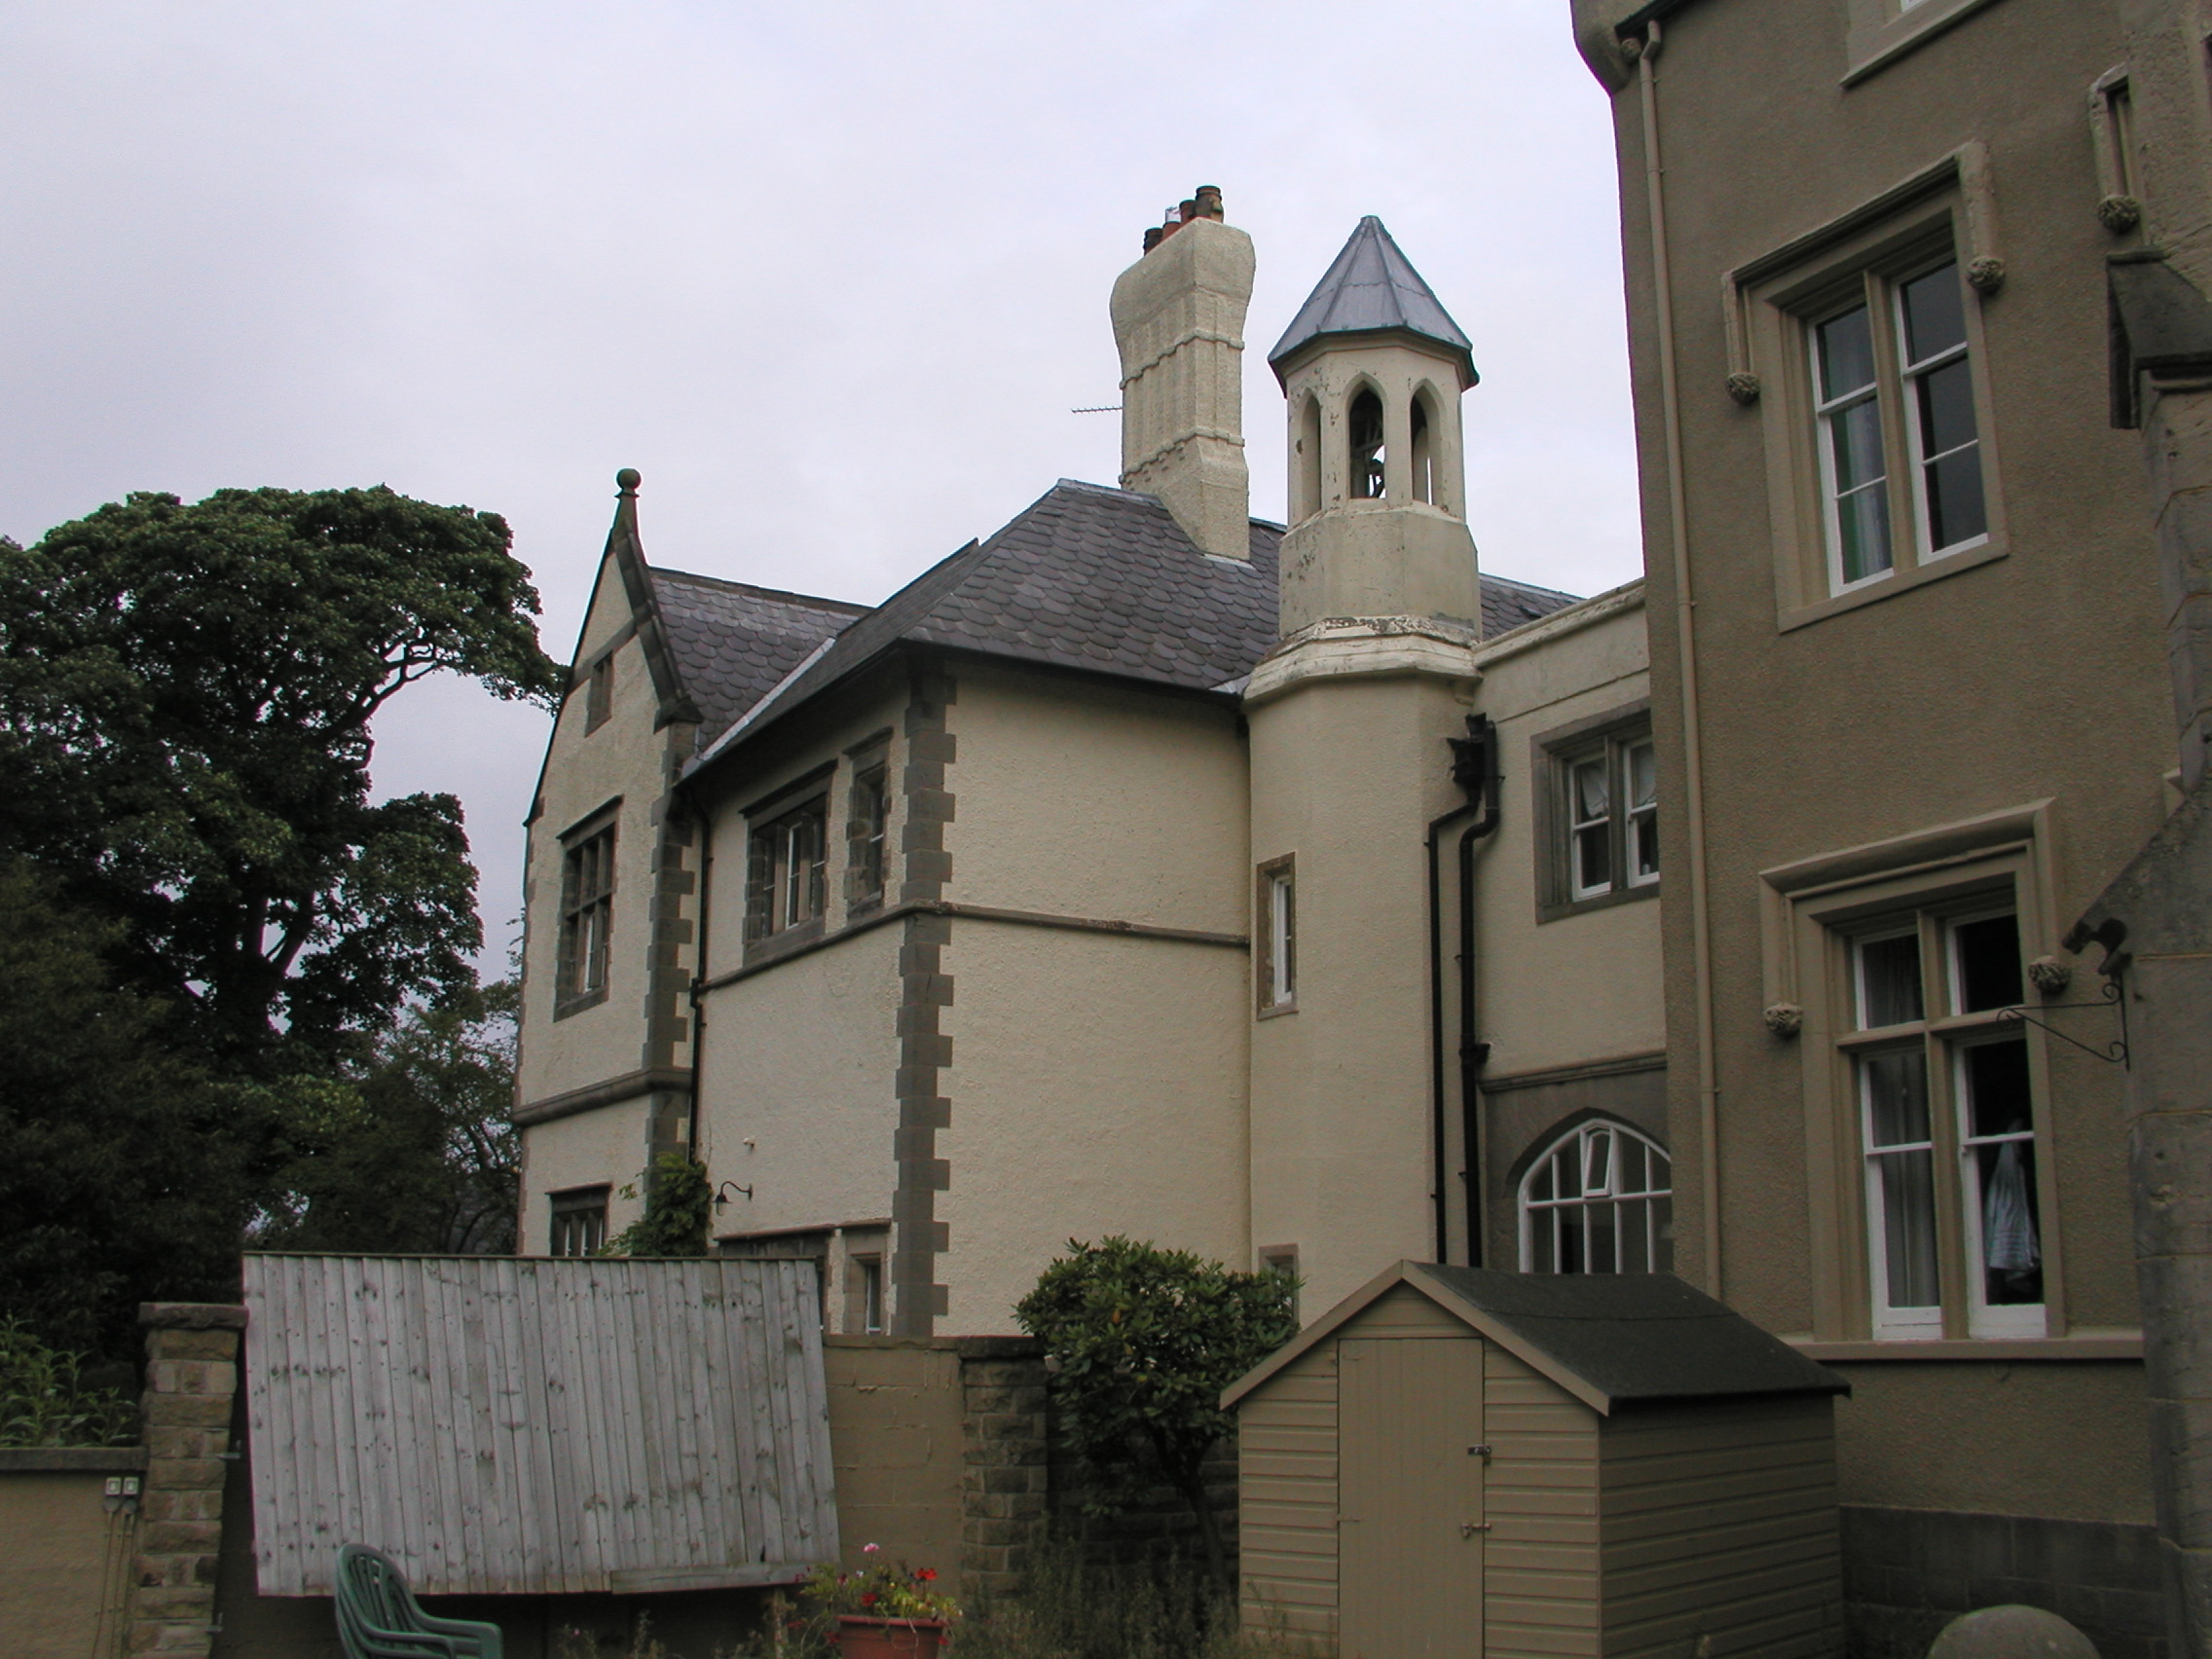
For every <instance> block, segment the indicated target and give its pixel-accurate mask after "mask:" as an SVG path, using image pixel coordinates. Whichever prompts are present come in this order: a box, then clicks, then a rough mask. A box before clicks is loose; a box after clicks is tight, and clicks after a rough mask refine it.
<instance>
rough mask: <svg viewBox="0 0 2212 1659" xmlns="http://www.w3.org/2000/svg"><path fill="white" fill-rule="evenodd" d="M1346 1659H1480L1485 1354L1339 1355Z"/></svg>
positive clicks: (1459, 1349)
mask: <svg viewBox="0 0 2212 1659" xmlns="http://www.w3.org/2000/svg"><path fill="white" fill-rule="evenodd" d="M1337 1385H1338V1395H1337V1400H1338V1404H1337V1440H1338V1448H1337V1456H1338V1459H1339V1471H1338V1487H1337V1550H1338V1571H1339V1573H1340V1574H1341V1587H1340V1597H1341V1599H1340V1601H1339V1604H1338V1607H1339V1612H1338V1618H1339V1637H1338V1641H1339V1648H1338V1650H1339V1653H1340V1654H1341V1656H1342V1659H1479V1656H1480V1655H1481V1653H1482V1650H1483V1536H1484V1534H1483V1531H1482V1530H1481V1523H1482V1521H1483V1469H1484V1467H1485V1466H1486V1463H1487V1461H1488V1459H1487V1458H1486V1457H1484V1456H1481V1455H1480V1454H1479V1453H1478V1452H1477V1451H1475V1450H1474V1449H1475V1448H1477V1447H1479V1446H1481V1445H1482V1440H1483V1345H1482V1344H1481V1343H1480V1342H1478V1341H1476V1340H1474V1339H1473V1338H1470V1337H1454V1338H1440V1339H1435V1340H1423V1339H1411V1340H1408V1339H1380V1340H1379V1339H1357V1338H1354V1339H1351V1340H1347V1341H1345V1342H1341V1343H1339V1344H1338V1345H1337Z"/></svg>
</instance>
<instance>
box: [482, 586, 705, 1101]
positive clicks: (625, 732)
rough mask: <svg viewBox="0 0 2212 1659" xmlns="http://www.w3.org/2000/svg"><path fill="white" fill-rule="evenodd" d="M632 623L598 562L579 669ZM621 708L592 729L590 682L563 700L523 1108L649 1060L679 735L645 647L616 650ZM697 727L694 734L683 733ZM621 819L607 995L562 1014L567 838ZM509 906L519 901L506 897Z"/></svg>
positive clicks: (531, 967)
mask: <svg viewBox="0 0 2212 1659" xmlns="http://www.w3.org/2000/svg"><path fill="white" fill-rule="evenodd" d="M629 621H630V604H629V600H628V598H627V596H626V595H625V594H624V592H623V588H622V579H621V576H620V573H619V572H618V571H617V570H616V569H615V566H614V563H613V562H612V561H611V560H609V561H608V562H606V563H605V564H603V565H602V566H601V567H600V572H599V584H598V587H597V588H596V590H595V591H594V593H593V595H592V603H591V608H590V611H589V613H588V615H587V618H586V622H585V627H584V633H583V638H582V641H581V647H580V649H579V650H578V653H577V659H576V660H577V662H578V663H579V665H580V664H584V663H588V662H589V661H590V660H591V659H592V658H593V657H594V656H596V655H597V654H598V653H599V652H600V651H601V650H602V649H603V648H604V647H605V645H606V644H607V642H608V641H609V640H610V639H612V638H613V637H614V636H615V635H616V634H617V633H618V632H620V630H621V629H623V628H624V627H626V626H627V625H628V623H629ZM611 692H612V695H611V712H610V713H609V715H608V719H607V720H606V721H605V722H604V723H603V724H601V725H600V726H599V728H598V729H597V730H594V731H589V732H587V731H586V730H585V724H586V719H587V713H588V711H587V708H586V704H587V702H588V699H587V698H586V696H585V694H584V691H583V689H582V688H581V686H578V687H577V688H576V689H575V690H573V691H572V692H571V694H570V696H569V697H568V699H567V700H566V701H565V702H564V703H563V704H562V707H561V713H560V716H559V718H558V719H557V720H556V721H555V724H554V728H553V735H552V742H551V747H550V749H549V751H548V756H547V762H546V767H545V775H544V781H543V785H542V787H541V792H540V794H539V797H538V801H537V805H538V814H537V817H536V818H535V820H534V821H533V822H532V824H531V826H530V848H529V855H528V862H527V865H526V867H525V877H524V879H525V887H526V895H527V897H526V903H528V904H529V911H530V917H531V925H530V929H529V934H528V938H527V940H526V943H525V949H524V956H523V974H524V982H525V1001H524V1008H523V1043H522V1062H521V1075H520V1078H519V1082H518V1087H519V1093H520V1098H521V1100H522V1103H523V1104H524V1106H525V1107H528V1106H529V1105H531V1104H533V1103H535V1102H537V1101H540V1100H544V1099H547V1098H550V1097H552V1096H556V1095H559V1094H562V1093H564V1092H566V1091H568V1090H571V1089H574V1088H585V1087H588V1086H591V1085H595V1084H599V1083H604V1082H606V1081H607V1080H608V1079H609V1078H614V1077H620V1076H623V1075H625V1074H627V1073H630V1072H634V1071H636V1070H638V1069H639V1068H640V1067H641V1066H642V1065H644V1064H645V1040H646V1028H645V998H646V991H647V985H646V977H645V976H646V970H647V967H648V965H649V964H650V962H651V960H652V953H651V951H650V950H649V949H648V948H647V947H646V945H645V942H644V941H645V940H647V939H649V938H650V935H651V927H652V898H653V888H654V882H653V874H654V870H653V859H652V853H651V849H652V847H653V843H654V841H655V840H656V838H657V835H658V829H659V826H658V823H657V816H656V809H657V808H658V806H659V804H660V800H661V796H662V794H663V793H664V792H665V791H666V789H667V787H668V778H667V768H668V756H669V753H670V745H671V744H672V743H673V742H675V741H676V736H675V732H676V728H666V729H663V730H659V731H656V730H655V729H654V726H653V719H654V713H655V710H656V707H657V702H658V699H657V697H656V695H655V692H654V689H653V684H652V675H651V672H650V670H649V669H648V668H647V666H646V663H645V649H644V647H643V646H642V645H640V644H639V643H638V641H637V640H636V639H634V638H633V639H632V640H630V641H629V642H628V643H627V644H625V645H622V646H621V647H620V648H619V649H617V650H616V651H615V653H614V659H613V684H612V688H611ZM683 729H684V730H685V731H688V730H689V729H690V728H688V727H686V728H683ZM617 799H618V800H619V801H620V803H621V805H620V808H619V810H618V811H617V812H616V814H615V818H614V847H615V861H616V866H617V869H616V876H615V885H614V901H613V921H612V926H611V928H610V930H609V940H608V988H607V998H606V1000H605V1001H603V1002H601V1003H599V1004H598V1005H597V1006H596V1007H591V1008H585V1009H581V1010H578V1011H577V1012H574V1013H571V1014H564V1015H561V1016H560V1017H555V1012H556V1011H555V1009H554V984H555V964H556V959H557V955H558V952H559V947H560V927H559V909H560V903H561V873H562V872H561V864H562V856H563V852H564V844H563V842H562V839H561V837H562V836H563V835H564V834H566V833H567V832H568V831H569V830H571V829H574V828H576V827H577V826H579V825H581V824H582V823H583V822H584V821H585V820H586V819H588V818H590V817H592V816H593V815H595V814H597V813H598V812H599V811H600V810H601V809H602V808H603V807H605V806H607V805H608V803H609V802H612V801H615V800H617ZM506 902H511V901H506Z"/></svg>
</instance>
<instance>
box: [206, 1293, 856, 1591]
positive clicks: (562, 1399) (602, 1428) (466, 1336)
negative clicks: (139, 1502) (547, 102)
mask: <svg viewBox="0 0 2212 1659" xmlns="http://www.w3.org/2000/svg"><path fill="white" fill-rule="evenodd" d="M816 1296H817V1290H816V1283H815V1275H814V1268H813V1265H812V1264H811V1263H806V1262H780V1261H751V1260H734V1259H733V1260H722V1259H720V1258H714V1257H710V1258H705V1259H702V1260H691V1261H625V1260H620V1259H606V1260H601V1259H585V1260H578V1261H569V1260H551V1259H540V1260H522V1259H514V1258H505V1257H468V1256H453V1257H439V1256H381V1257H379V1256H305V1255H276V1254H268V1255H251V1256H248V1257H247V1258H246V1265H245V1301H246V1309H247V1324H246V1343H245V1393H246V1420H247V1425H248V1433H249V1434H250V1436H251V1448H252V1467H253V1513H254V1548H255V1554H256V1563H257V1572H258V1578H259V1582H260V1587H261V1592H262V1594H263V1595H265V1596H326V1595H328V1594H330V1592H331V1576H332V1572H333V1570H334V1568H335V1567H336V1563H337V1556H338V1548H339V1546H340V1545H341V1544H348V1543H362V1544H373V1545H375V1546H376V1547H378V1548H379V1549H382V1550H385V1551H387V1553H388V1554H390V1555H391V1556H392V1557H394V1558H395V1559H396V1560H397V1561H398V1562H399V1563H400V1565H401V1566H402V1567H404V1568H405V1569H406V1571H407V1574H408V1576H409V1578H410V1579H411V1580H412V1581H413V1583H414V1585H415V1587H416V1589H417V1590H419V1591H421V1592H424V1593H425V1594H430V1595H460V1594H468V1595H533V1594H550V1593H562V1592H579V1591H609V1590H611V1591H617V1592H636V1591H645V1590H679V1589H684V1590H689V1589H702V1590H703V1589H714V1588H721V1587H726V1586H731V1585H742V1584H768V1583H778V1582H786V1581H789V1580H791V1579H793V1578H796V1577H797V1576H799V1575H800V1574H801V1573H803V1572H804V1571H805V1570H806V1568H807V1567H810V1566H812V1565H813V1564H815V1563H816V1562H822V1561H834V1560H835V1559H836V1557H837V1510H836V1497H835V1492H834V1489H833V1485H832V1476H831V1473H830V1414H829V1405H828V1395H827V1392H826V1390H825V1388H824V1385H823V1378H822V1339H821V1312H820V1309H818V1308H817V1307H816V1305H815V1299H816Z"/></svg>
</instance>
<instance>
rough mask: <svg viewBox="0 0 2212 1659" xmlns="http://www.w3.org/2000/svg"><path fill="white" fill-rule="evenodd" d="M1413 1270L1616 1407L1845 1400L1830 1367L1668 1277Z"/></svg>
mask: <svg viewBox="0 0 2212 1659" xmlns="http://www.w3.org/2000/svg"><path fill="white" fill-rule="evenodd" d="M1416 1271H1417V1272H1419V1274H1420V1276H1421V1277H1423V1278H1425V1279H1427V1280H1429V1281H1430V1282H1432V1283H1434V1284H1436V1285H1439V1286H1441V1287H1443V1288H1444V1289H1445V1290H1447V1291H1449V1292H1450V1293H1451V1294H1452V1295H1453V1296H1454V1297H1456V1299H1458V1300H1459V1301H1461V1302H1463V1303H1465V1304H1466V1305H1467V1306H1468V1307H1469V1308H1470V1309H1476V1310H1477V1311H1479V1312H1480V1313H1482V1314H1485V1315H1487V1316H1488V1320H1489V1322H1491V1323H1493V1324H1495V1325H1498V1326H1502V1327H1503V1328H1504V1329H1505V1330H1506V1331H1508V1332H1510V1333H1512V1334H1513V1335H1515V1336H1518V1337H1520V1338H1521V1339H1522V1340H1523V1341H1524V1342H1526V1343H1527V1344H1528V1345H1529V1346H1530V1347H1533V1348H1536V1349H1538V1350H1540V1351H1541V1352H1543V1353H1544V1354H1546V1355H1548V1356H1550V1358H1551V1359H1552V1360H1553V1361H1554V1362H1555V1363H1557V1364H1558V1365H1559V1366H1560V1368H1561V1369H1563V1370H1565V1371H1568V1372H1571V1373H1572V1374H1573V1375H1575V1376H1576V1377H1579V1378H1581V1379H1582V1380H1583V1381H1584V1382H1585V1383H1589V1384H1591V1385H1592V1386H1593V1387H1595V1388H1597V1389H1598V1390H1599V1391H1600V1392H1602V1393H1603V1394H1604V1395H1605V1396H1606V1398H1607V1399H1608V1400H1610V1401H1611V1403H1612V1404H1613V1405H1616V1406H1619V1405H1626V1404H1630V1403H1633V1402H1638V1401H1657V1400H1707V1399H1721V1398H1727V1397H1732V1396H1742V1395H1749V1394H1848V1393H1850V1392H1851V1384H1850V1383H1846V1382H1844V1380H1843V1379H1842V1378H1840V1377H1838V1376H1837V1375H1836V1374H1835V1373H1834V1372H1832V1371H1830V1370H1828V1369H1827V1367H1825V1366H1824V1365H1818V1364H1816V1363H1814V1362H1813V1361H1812V1360H1809V1359H1807V1358H1806V1357H1805V1356H1804V1355H1803V1354H1801V1353H1799V1352H1798V1351H1797V1350H1796V1349H1795V1348H1793V1347H1791V1346H1789V1345H1788V1343H1786V1342H1784V1341H1782V1340H1781V1339H1780V1338H1779V1337H1776V1336H1773V1335H1771V1334H1770V1333H1768V1332H1766V1331H1763V1330H1761V1329H1760V1328H1759V1327H1758V1326H1756V1325H1754V1324H1752V1323H1751V1321H1750V1320H1749V1319H1747V1318H1745V1317H1744V1316H1743V1315H1742V1314H1741V1313H1739V1312H1737V1311H1736V1310H1735V1309H1732V1308H1730V1307H1728V1306H1727V1305H1726V1304H1725V1303H1720V1302H1715V1301H1714V1299H1713V1298H1712V1297H1710V1296H1708V1295H1706V1294H1705V1292H1703V1291H1702V1290H1694V1289H1692V1288H1691V1287H1690V1286H1688V1285H1686V1284H1684V1283H1683V1282H1682V1281H1681V1280H1680V1279H1678V1278H1677V1277H1675V1275H1674V1274H1672V1273H1501V1272H1491V1271H1489V1270H1486V1269H1482V1268H1440V1267H1429V1266H1426V1265H1424V1266H1422V1267H1420V1268H1419V1269H1418V1270H1416Z"/></svg>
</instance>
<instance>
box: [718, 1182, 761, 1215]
mask: <svg viewBox="0 0 2212 1659" xmlns="http://www.w3.org/2000/svg"><path fill="white" fill-rule="evenodd" d="M731 1193H743V1194H744V1195H745V1197H746V1200H747V1201H748V1202H751V1201H752V1198H753V1189H752V1188H751V1187H740V1186H739V1185H738V1184H737V1183H736V1182H735V1181H724V1182H723V1183H722V1184H721V1185H720V1186H719V1187H717V1188H716V1189H715V1208H717V1209H720V1208H721V1207H722V1205H724V1204H726V1203H728V1202H729V1198H728V1195H729V1194H731Z"/></svg>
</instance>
